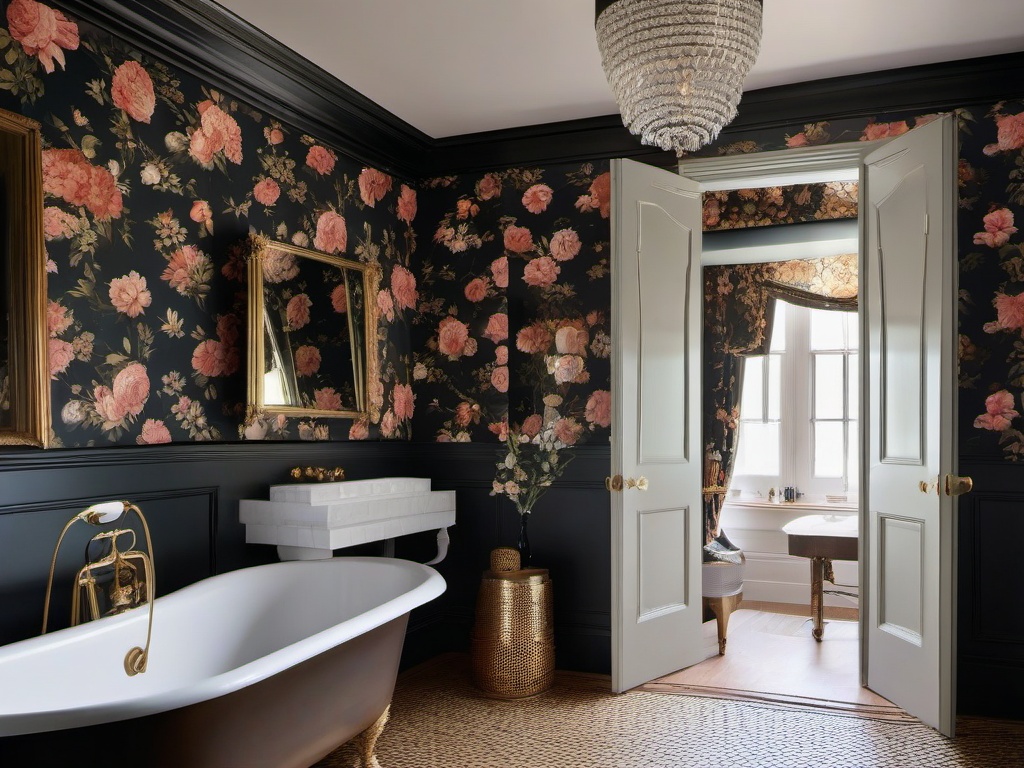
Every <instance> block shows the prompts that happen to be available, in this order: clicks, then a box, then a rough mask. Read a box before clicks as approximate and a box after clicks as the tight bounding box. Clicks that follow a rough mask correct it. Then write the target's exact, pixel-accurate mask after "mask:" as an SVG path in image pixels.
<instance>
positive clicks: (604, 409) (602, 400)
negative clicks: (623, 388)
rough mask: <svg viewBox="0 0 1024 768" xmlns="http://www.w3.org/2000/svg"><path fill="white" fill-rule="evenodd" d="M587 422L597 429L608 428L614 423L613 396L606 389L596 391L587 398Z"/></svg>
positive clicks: (585, 415) (585, 414)
mask: <svg viewBox="0 0 1024 768" xmlns="http://www.w3.org/2000/svg"><path fill="white" fill-rule="evenodd" d="M584 417H585V418H586V420H587V421H588V422H589V423H590V424H593V425H594V426H595V427H607V426H610V425H611V423H612V394H611V392H609V391H608V390H605V389H595V390H594V391H593V392H591V393H590V397H589V398H587V408H586V411H585V413H584Z"/></svg>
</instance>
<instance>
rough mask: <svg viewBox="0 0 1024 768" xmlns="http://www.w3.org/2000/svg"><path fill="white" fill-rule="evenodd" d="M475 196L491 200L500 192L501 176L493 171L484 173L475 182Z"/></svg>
mask: <svg viewBox="0 0 1024 768" xmlns="http://www.w3.org/2000/svg"><path fill="white" fill-rule="evenodd" d="M475 191H476V196H477V197H479V198H480V199H481V200H491V199H493V198H495V197H497V196H498V195H500V194H501V177H500V176H496V175H495V174H493V173H486V174H484V177H483V178H482V179H480V181H478V182H477V183H476V189H475Z"/></svg>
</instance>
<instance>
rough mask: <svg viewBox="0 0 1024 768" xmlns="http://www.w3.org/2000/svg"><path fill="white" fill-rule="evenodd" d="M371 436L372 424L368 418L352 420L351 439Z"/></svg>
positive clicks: (362, 438) (349, 434) (363, 438)
mask: <svg viewBox="0 0 1024 768" xmlns="http://www.w3.org/2000/svg"><path fill="white" fill-rule="evenodd" d="M369 436H370V425H369V424H368V423H367V421H366V419H359V421H354V422H352V426H351V427H349V430H348V439H349V440H365V439H366V438H368V437H369Z"/></svg>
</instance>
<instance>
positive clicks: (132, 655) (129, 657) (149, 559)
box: [42, 501, 156, 676]
mask: <svg viewBox="0 0 1024 768" xmlns="http://www.w3.org/2000/svg"><path fill="white" fill-rule="evenodd" d="M129 512H134V513H135V514H136V516H137V517H138V518H139V522H141V523H142V530H143V532H144V533H145V535H146V552H140V551H138V550H136V549H135V531H133V530H131V529H130V528H116V529H114V530H111V531H104V532H102V533H98V534H96V535H95V536H93V537H92V538H91V539H90V540H89V545H88V546H87V547H86V553H87V554H86V558H87V562H86V564H85V565H84V566H83V567H82V568H81V569H80V570H79V571H78V574H77V575H76V577H75V591H74V594H73V596H72V601H71V625H72V626H74V625H76V624H78V623H79V621H81V620H82V618H83V616H84V617H85V619H86V620H91V619H98V618H100V617H101V616H113V615H116V614H119V613H123V612H125V611H127V610H130V609H132V608H137V607H139V606H141V605H143V604H148V605H149V623H148V625H147V629H146V645H145V647H144V648H139V647H137V646H136V647H134V648H131V649H130V650H129V651H128V653H127V654H125V657H124V671H125V672H126V673H127V674H128V675H129V676H134V675H137V674H140V673H141V672H145V671H146V664H147V663H148V661H149V645H150V641H151V640H152V637H153V601H154V599H155V598H156V579H155V575H154V569H153V541H152V538H151V537H150V535H149V524H148V523H147V522H146V517H145V515H143V514H142V510H141V509H139V508H138V507H137V506H136V505H135V504H133V503H131V502H130V501H105V502H103V503H101V504H93V505H92V506H91V507H88V508H87V509H84V510H82V511H81V512H79V513H78V514H77V515H75V516H74V517H72V518H71V519H70V520H68V522H67V523H66V524H65V525H64V529H63V530H62V531H61V532H60V537H59V538H58V539H57V546H56V547H54V549H53V558H52V559H51V560H50V576H49V578H48V579H47V582H46V601H45V603H44V605H43V631H42V634H44V635H45V634H46V625H47V620H48V618H49V615H50V595H51V593H52V590H53V572H54V570H55V568H56V566H57V553H58V552H59V551H60V545H61V542H62V541H64V536H65V534H66V533H67V532H68V530H69V529H70V528H71V526H72V525H74V524H75V523H77V522H78V521H79V520H81V521H83V522H86V523H89V524H90V525H96V526H100V525H108V524H110V523H116V522H119V521H120V520H122V519H123V518H124V517H125V516H126V515H127V514H128V513H129ZM125 536H131V544H130V545H129V546H128V548H127V549H126V550H124V551H122V550H120V549H119V548H118V540H119V539H120V538H122V537H125ZM94 544H99V545H102V546H106V547H107V548H108V549H109V551H107V552H105V553H104V554H102V555H100V556H98V557H96V559H88V558H89V557H90V555H89V554H88V553H89V551H90V550H91V549H92V547H93V545H94ZM140 571H141V574H140ZM108 580H109V581H110V584H109V587H107V588H106V590H104V587H101V583H103V582H106V581H108ZM101 596H102V597H104V598H105V600H106V601H107V602H109V605H110V607H109V608H108V609H107V610H106V611H105V612H104V611H103V610H102V609H101V608H100V602H101V601H100V598H101Z"/></svg>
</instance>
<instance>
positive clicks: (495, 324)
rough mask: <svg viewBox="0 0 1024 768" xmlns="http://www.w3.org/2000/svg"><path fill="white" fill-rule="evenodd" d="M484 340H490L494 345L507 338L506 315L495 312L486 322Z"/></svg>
mask: <svg viewBox="0 0 1024 768" xmlns="http://www.w3.org/2000/svg"><path fill="white" fill-rule="evenodd" d="M483 336H484V338H485V339H490V340H491V341H493V342H494V343H495V344H497V343H498V342H499V341H504V340H505V339H507V338H508V315H506V314H505V313H503V312H497V313H495V314H493V315H491V316H490V318H488V320H487V328H486V329H485V330H484V333H483Z"/></svg>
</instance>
